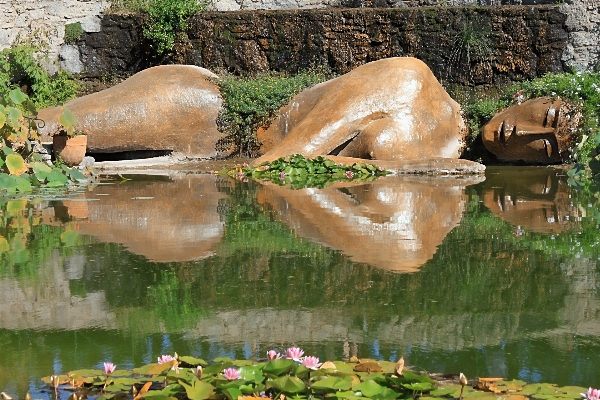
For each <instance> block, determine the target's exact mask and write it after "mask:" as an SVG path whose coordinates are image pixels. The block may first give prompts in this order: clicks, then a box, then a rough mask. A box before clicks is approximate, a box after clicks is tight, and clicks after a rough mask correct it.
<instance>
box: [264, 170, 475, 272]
mask: <svg viewBox="0 0 600 400" xmlns="http://www.w3.org/2000/svg"><path fill="white" fill-rule="evenodd" d="M482 180H483V178H480V177H472V178H460V179H459V178H451V177H447V178H428V177H386V178H381V179H378V180H376V181H374V182H371V183H365V184H351V183H345V184H344V183H338V184H336V185H334V186H331V187H328V188H325V189H322V190H320V189H301V190H294V191H290V190H288V189H287V188H285V187H280V186H276V185H265V186H264V189H263V190H262V191H261V192H260V193H259V195H258V197H257V198H258V201H259V202H260V203H262V204H265V205H266V204H268V205H269V206H270V207H272V208H273V209H274V210H275V211H276V213H277V218H278V219H279V220H280V221H282V222H284V223H285V224H286V225H288V226H289V227H290V228H291V229H293V230H294V232H296V234H298V235H299V236H301V237H304V238H308V239H310V240H311V241H314V242H318V243H322V244H324V245H326V246H328V247H330V248H333V249H336V250H340V251H342V252H343V253H344V254H346V255H348V256H351V257H352V260H353V261H355V262H361V263H367V264H369V265H374V266H377V267H380V268H383V269H386V270H390V271H395V272H415V271H417V270H418V269H419V267H420V266H421V265H423V264H424V263H425V262H426V261H427V260H429V259H431V257H432V256H433V255H434V254H435V252H436V250H437V246H439V245H440V243H442V241H443V240H444V238H445V237H446V235H447V234H448V232H450V230H451V229H452V228H454V227H455V226H457V225H458V223H459V222H460V220H461V218H462V215H463V212H464V209H465V204H466V197H465V187H466V186H467V185H470V184H475V183H477V182H480V181H482Z"/></svg>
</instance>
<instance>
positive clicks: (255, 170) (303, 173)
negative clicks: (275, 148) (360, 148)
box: [225, 154, 389, 189]
mask: <svg viewBox="0 0 600 400" xmlns="http://www.w3.org/2000/svg"><path fill="white" fill-rule="evenodd" d="M225 172H226V173H227V174H228V175H229V176H231V177H235V178H238V179H246V178H254V179H261V180H269V181H271V182H274V183H277V184H278V185H291V186H292V188H294V189H301V188H305V187H318V188H323V187H326V186H329V185H331V184H332V183H334V182H338V181H359V182H366V181H370V180H373V179H376V178H377V177H379V176H385V175H387V174H388V173H389V172H388V171H386V170H384V169H382V168H379V167H377V166H376V165H373V164H367V163H355V164H353V165H344V164H342V163H338V164H336V163H335V162H334V161H332V160H330V159H328V158H325V157H321V156H318V157H316V158H314V159H308V158H305V157H304V156H302V155H301V154H294V155H291V156H288V157H281V158H279V159H277V160H275V161H273V162H265V163H262V164H261V165H259V166H257V167H254V166H249V165H247V166H244V167H237V168H233V169H229V170H226V171H225Z"/></svg>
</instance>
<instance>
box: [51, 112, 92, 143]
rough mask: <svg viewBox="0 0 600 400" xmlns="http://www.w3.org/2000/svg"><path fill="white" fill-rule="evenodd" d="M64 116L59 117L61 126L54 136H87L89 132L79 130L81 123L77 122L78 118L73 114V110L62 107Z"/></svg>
mask: <svg viewBox="0 0 600 400" xmlns="http://www.w3.org/2000/svg"><path fill="white" fill-rule="evenodd" d="M60 109H61V110H62V114H60V115H59V117H58V122H60V125H59V126H58V128H57V130H56V132H54V134H53V135H54V136H68V137H74V136H81V135H87V134H89V132H88V131H87V130H81V129H77V125H78V124H79V121H77V117H75V115H74V114H73V112H72V111H71V110H69V109H68V108H67V107H61V108H60Z"/></svg>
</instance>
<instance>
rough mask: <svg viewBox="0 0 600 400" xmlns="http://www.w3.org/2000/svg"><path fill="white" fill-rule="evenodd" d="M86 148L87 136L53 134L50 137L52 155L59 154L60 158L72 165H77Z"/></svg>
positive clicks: (81, 159)
mask: <svg viewBox="0 0 600 400" xmlns="http://www.w3.org/2000/svg"><path fill="white" fill-rule="evenodd" d="M86 149H87V136H86V135H79V136H73V137H71V138H70V137H68V136H59V135H56V136H53V137H52V150H53V152H54V157H57V156H60V158H61V159H62V160H63V161H64V162H65V164H67V165H68V166H70V167H72V166H74V165H79V164H81V162H82V161H83V157H85V151H86Z"/></svg>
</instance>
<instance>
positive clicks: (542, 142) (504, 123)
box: [482, 97, 581, 164]
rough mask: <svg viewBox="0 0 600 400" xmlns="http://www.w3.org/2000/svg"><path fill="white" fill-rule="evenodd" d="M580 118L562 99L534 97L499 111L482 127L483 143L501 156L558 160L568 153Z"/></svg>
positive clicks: (516, 158)
mask: <svg viewBox="0 0 600 400" xmlns="http://www.w3.org/2000/svg"><path fill="white" fill-rule="evenodd" d="M580 120H581V113H580V112H578V111H577V110H576V109H575V107H573V106H571V105H569V104H567V103H565V102H564V101H562V100H560V99H553V98H550V97H541V98H537V99H532V100H528V101H526V102H524V103H523V104H520V105H515V106H512V107H509V108H507V109H506V110H504V111H502V112H500V113H498V114H496V115H495V116H494V118H492V120H491V121H490V122H488V123H487V124H486V125H485V126H484V127H483V131H482V138H483V144H484V145H485V147H486V148H487V149H488V150H489V151H490V152H492V153H493V154H494V155H495V156H496V157H498V159H499V160H503V161H526V162H531V163H536V164H552V163H558V162H561V161H566V159H567V158H568V157H569V154H570V151H569V147H570V146H571V145H572V142H573V140H574V137H575V136H574V132H575V130H576V129H577V127H578V126H579V123H580Z"/></svg>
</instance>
